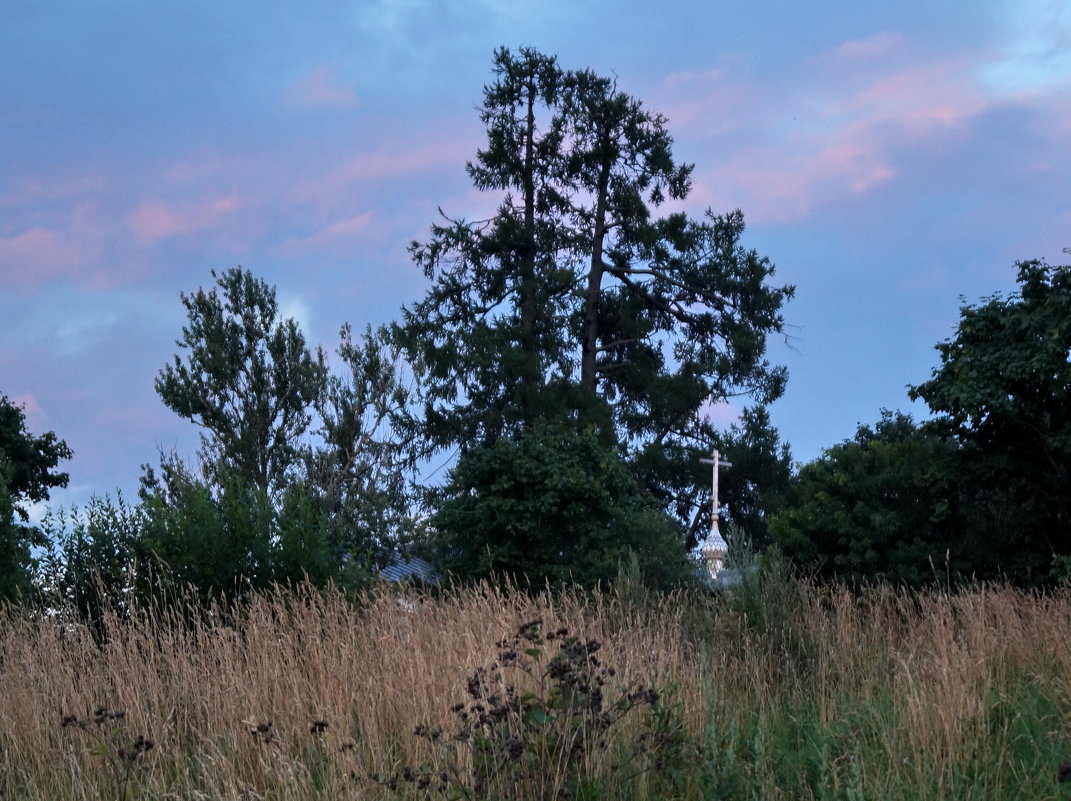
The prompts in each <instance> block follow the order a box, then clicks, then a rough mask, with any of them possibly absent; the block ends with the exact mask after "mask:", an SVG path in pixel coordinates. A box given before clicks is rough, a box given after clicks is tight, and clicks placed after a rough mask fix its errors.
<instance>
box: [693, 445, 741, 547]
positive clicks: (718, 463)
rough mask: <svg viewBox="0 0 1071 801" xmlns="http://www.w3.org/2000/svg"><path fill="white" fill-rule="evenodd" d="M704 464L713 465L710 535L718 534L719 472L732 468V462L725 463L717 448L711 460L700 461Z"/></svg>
mask: <svg viewBox="0 0 1071 801" xmlns="http://www.w3.org/2000/svg"><path fill="white" fill-rule="evenodd" d="M699 461H700V462H702V463H703V464H709V465H711V473H713V476H714V481H713V484H714V487H713V494H712V497H711V500H710V533H711V534H716V533H717V531H718V470H719V468H722V467H732V466H733V463H732V462H723V461H722V460H721V457H720V456H719V454H718V449H717V448H715V449H714V450H712V451H711V452H710V458H709V459H700V460H699Z"/></svg>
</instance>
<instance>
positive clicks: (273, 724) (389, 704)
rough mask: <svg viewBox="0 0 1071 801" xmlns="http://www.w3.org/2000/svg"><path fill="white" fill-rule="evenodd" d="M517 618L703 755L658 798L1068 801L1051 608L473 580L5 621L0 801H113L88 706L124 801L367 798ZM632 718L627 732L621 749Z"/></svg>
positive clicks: (636, 789)
mask: <svg viewBox="0 0 1071 801" xmlns="http://www.w3.org/2000/svg"><path fill="white" fill-rule="evenodd" d="M534 618H541V619H543V620H545V621H547V623H548V624H553V625H555V626H557V625H562V626H565V627H567V628H568V629H569V630H570V631H572V632H575V633H577V634H580V635H583V636H584V637H594V638H596V639H598V640H600V641H601V642H602V643H603V650H602V651H601V652H600V656H601V657H602V659H603V662H604V663H605V664H607V665H612V666H613V667H615V668H616V670H617V678H618V679H619V680H620V681H621V682H622V684H630V683H643V684H647V685H654V686H656V687H658V688H663V689H665V690H667V691H668V695H667V697H668V698H669V699H671V701H672V703H674V704H675V705H676V706H677V710H678V712H679V714H680V716H681V717H682V719H683V720H684V722H685V723H686V725H687V727H688V729H689V731H690V732H691V733H692V735H693V736H694V737H695V738H696V739H697V740H699V741H701V742H702V744H703V746H704V749H705V751H704V755H703V757H702V758H699V759H697V760H696V761H695V764H694V765H693V766H691V775H690V776H688V777H685V778H684V780H681V781H678V782H677V783H676V784H675V785H674V788H675V790H674V791H675V792H676V793H677V794H678V795H679V796H680V797H689V798H757V797H761V798H769V799H777V798H786V799H787V798H845V799H848V798H882V799H888V798H903V799H925V798H934V799H938V798H940V799H945V798H979V799H981V798H1015V797H1019V798H1031V799H1038V798H1066V797H1068V796H1069V795H1071V793H1068V792H1063V793H1061V791H1062V789H1063V788H1062V786H1061V785H1059V784H1058V783H1057V780H1056V772H1057V769H1058V767H1059V764H1060V761H1061V760H1062V758H1063V757H1065V756H1071V738H1069V734H1068V728H1067V725H1068V723H1069V715H1068V713H1067V710H1068V704H1067V700H1068V692H1069V690H1071V648H1069V644H1071V598H1069V597H1068V596H1067V595H1066V594H1053V595H1045V596H1041V595H1031V594H1025V593H1022V592H1018V591H1015V590H1012V589H1008V588H983V589H978V590H976V591H971V592H963V593H958V594H951V593H942V592H934V593H923V594H917V593H908V592H901V591H894V590H891V589H888V588H885V589H876V590H874V591H872V592H870V593H867V594H864V595H862V596H856V595H850V594H848V593H845V592H840V591H836V590H821V589H816V588H813V587H810V586H809V585H807V584H804V583H799V582H796V581H793V580H789V579H783V578H781V579H778V578H773V579H766V580H763V581H762V582H759V583H757V584H756V585H755V586H749V587H745V588H743V589H742V590H740V591H738V592H737V593H735V594H734V595H733V596H731V597H723V598H712V597H708V596H702V595H694V594H687V593H681V594H676V595H669V596H662V597H655V596H648V595H646V594H643V593H642V592H639V591H637V590H635V588H632V589H631V590H630V589H629V588H628V587H627V586H623V587H621V588H619V589H618V590H615V591H609V592H602V593H595V594H584V593H561V594H553V595H552V594H543V595H539V596H538V597H532V596H531V595H530V594H526V593H522V592H519V591H514V590H511V589H508V588H507V589H498V588H494V587H491V586H487V585H484V586H481V587H477V588H474V589H458V590H455V591H448V592H444V593H442V594H441V596H439V597H419V596H417V595H413V594H410V595H407V596H404V597H399V596H398V595H397V594H396V593H393V592H382V593H380V594H378V595H375V596H371V597H368V598H365V599H363V600H362V602H360V603H357V604H354V603H351V602H350V601H348V600H347V599H346V598H345V597H344V596H343V595H342V594H340V593H336V592H330V591H328V592H321V591H317V590H313V589H310V588H301V589H298V590H279V591H278V592H276V593H274V594H270V595H262V596H256V597H253V598H252V599H251V600H250V601H249V603H248V604H247V605H245V606H244V607H243V608H242V609H240V610H237V611H236V610H224V609H220V608H217V609H215V610H211V611H209V612H204V613H194V612H192V611H191V610H190V609H188V608H183V607H181V606H171V607H166V608H164V607H159V608H149V609H139V610H135V611H134V613H133V617H132V620H130V621H120V620H116V619H110V620H106V621H105V622H104V626H103V635H104V636H103V637H102V638H98V637H95V636H94V633H93V632H91V631H90V630H89V629H87V628H85V627H84V626H81V625H72V624H69V623H62V622H58V621H57V620H56V619H55V618H54V617H47V616H42V615H40V614H34V613H31V612H28V611H25V610H20V609H9V610H7V611H6V612H5V614H4V616H3V618H2V620H0V798H2V799H3V801H10V800H11V799H34V801H37V800H38V799H73V800H77V799H98V798H115V794H114V782H113V780H112V776H111V775H110V774H109V772H108V762H107V756H105V755H102V754H101V753H99V750H100V749H97V750H98V752H97V753H95V752H94V748H93V746H94V740H93V738H92V737H91V736H89V735H90V732H88V731H80V730H78V729H77V728H75V727H67V728H64V727H61V725H60V722H61V718H62V716H63V715H65V714H77V715H79V716H80V717H82V718H86V717H87V716H89V717H91V716H92V712H93V710H95V709H97V708H98V707H106V708H107V709H109V710H122V711H124V712H125V713H126V716H125V718H124V719H123V721H122V724H123V726H124V727H125V728H124V732H123V737H127V738H129V739H131V740H132V739H133V737H134V736H135V735H138V734H143V735H145V736H147V737H149V738H150V739H151V740H153V742H154V743H155V744H156V746H155V748H154V749H153V750H152V751H151V752H149V753H148V754H147V755H145V756H144V757H143V758H141V760H139V761H143V762H144V766H143V767H139V768H138V770H139V771H141V772H140V773H139V777H140V778H141V779H142V780H143V784H142V788H141V796H140V797H145V798H159V799H165V798H168V799H246V800H247V801H249V800H251V799H309V798H324V799H328V798H330V799H336V798H359V797H374V796H376V795H377V794H379V793H382V792H384V791H383V788H381V787H378V786H375V785H370V784H368V783H366V782H355V781H353V780H352V779H351V778H350V775H349V774H350V771H353V772H354V773H355V774H356V775H358V776H361V777H363V776H366V775H367V774H368V773H370V772H373V771H379V772H389V771H391V770H396V769H399V768H400V766H402V765H405V764H410V765H420V764H422V763H429V762H435V761H437V760H441V759H442V756H443V754H442V751H441V749H438V748H436V747H433V745H432V744H430V743H429V742H428V741H427V740H425V739H422V738H419V737H415V736H413V734H412V732H413V729H414V727H415V726H416V725H417V724H421V723H424V724H428V725H430V726H442V727H444V728H446V729H447V730H449V727H450V726H451V725H452V718H451V713H450V711H449V708H450V706H451V705H452V704H453V703H455V702H457V701H460V700H464V686H465V679H466V677H467V676H469V675H470V674H471V673H472V671H473V669H474V668H475V667H476V666H479V665H484V664H487V663H489V662H490V661H492V660H493V659H494V658H495V656H496V654H497V651H496V648H495V643H496V642H497V641H498V640H500V639H502V638H504V637H507V636H508V635H510V634H512V633H513V632H514V631H515V630H516V629H517V627H518V625H519V624H521V623H522V622H525V621H528V620H531V619H534ZM315 721H324V722H326V723H327V724H328V727H327V729H326V731H325V732H324V734H323V735H322V736H316V735H313V734H311V733H310V727H311V726H312V724H313V723H314V722H315ZM269 723H270V729H268V728H266V725H267V724H269ZM258 724H260V725H261V732H260V733H259V734H252V733H251V732H252V731H254V730H256V728H257V726H258ZM640 724H641V721H640V719H639V716H638V715H637V716H634V719H632V720H631V721H627V722H626V723H625V724H624V725H623V727H622V729H621V732H620V734H621V738H620V742H621V743H625V742H627V741H628V739H629V737H630V736H632V735H633V734H635V732H636V731H638V728H637V727H639V726H640ZM92 728H93V727H92V725H90V729H92ZM344 743H352V745H353V747H351V748H347V749H346V750H339V749H340V747H341V746H342V745H343V744H344ZM458 753H459V754H460V753H461V752H460V751H459V752H458ZM600 758H601V759H604V762H603V763H598V761H597V760H596V762H595V764H593V765H592V769H593V770H594V771H595V772H596V773H599V771H603V772H604V773H605V772H606V771H609V769H610V766H611V765H612V764H613V749H610V750H609V751H607V753H606V755H605V756H604V757H600ZM604 780H605V784H604V787H606V788H609V790H612V791H613V793H614V795H613V797H619V796H620V797H625V796H629V795H630V796H632V797H638V798H639V797H645V796H646V795H648V793H647V791H646V789H645V787H646V786H645V785H644V784H643V783H642V780H639V781H637V782H636V783H634V784H633V785H631V786H629V787H619V786H615V785H614V777H612V776H604ZM663 792H664V790H663ZM651 795H652V796H653V795H654V791H653V790H652V791H651Z"/></svg>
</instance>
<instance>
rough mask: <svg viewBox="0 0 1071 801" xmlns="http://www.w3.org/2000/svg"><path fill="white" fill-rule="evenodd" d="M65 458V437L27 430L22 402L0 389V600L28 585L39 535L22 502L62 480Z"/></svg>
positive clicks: (43, 497)
mask: <svg viewBox="0 0 1071 801" xmlns="http://www.w3.org/2000/svg"><path fill="white" fill-rule="evenodd" d="M70 458H71V449H70V448H68V447H67V443H65V442H64V441H63V440H61V439H57V437H56V435H55V434H54V433H53V432H51V431H49V432H47V433H46V434H43V435H41V436H34V435H33V434H31V433H30V432H29V431H27V430H26V417H25V414H24V413H23V410H22V408H21V407H19V406H16V405H15V404H14V403H12V402H11V401H10V400H8V398H7V396H6V395H0V601H2V600H4V599H9V598H14V597H16V596H17V595H20V594H24V593H27V592H29V591H30V589H31V586H32V583H31V577H32V572H33V565H34V560H33V558H32V552H31V549H32V548H33V547H40V546H41V545H43V544H44V539H43V537H42V535H41V532H40V531H39V530H38V529H37V528H36V527H35V526H31V525H29V524H28V522H29V519H30V516H29V512H28V510H27V508H26V507H27V504H31V503H36V502H39V501H45V500H48V493H49V490H51V489H54V488H56V487H66V486H67V481H68V475H67V473H60V472H56V466H57V465H58V464H59V463H60V461H61V460H64V459H70Z"/></svg>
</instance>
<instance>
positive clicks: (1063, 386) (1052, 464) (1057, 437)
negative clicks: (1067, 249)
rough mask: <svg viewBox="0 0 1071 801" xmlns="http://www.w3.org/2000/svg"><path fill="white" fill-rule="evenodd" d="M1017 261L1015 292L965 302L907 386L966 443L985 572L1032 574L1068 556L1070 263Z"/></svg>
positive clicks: (965, 467) (1029, 579)
mask: <svg viewBox="0 0 1071 801" xmlns="http://www.w3.org/2000/svg"><path fill="white" fill-rule="evenodd" d="M1017 266H1018V270H1019V272H1018V282H1019V289H1018V292H1016V293H1015V294H1013V295H1011V296H1009V297H1001V296H993V297H991V298H987V299H985V300H984V301H983V302H982V303H980V304H978V305H975V306H964V307H963V308H962V309H961V310H960V322H959V326H958V328H957V330H956V336H955V337H954V338H953V339H951V340H949V341H948V342H944V343H942V344H940V345H938V346H937V350H938V352H939V353H940V355H941V366H940V367H938V368H936V369H935V370H934V371H933V376H932V377H931V379H930V380H929V381H927V382H925V383H923V384H920V385H918V386H916V387H913V388H912V389H911V392H910V394H911V397H912V398H921V399H922V400H924V401H926V403H927V404H929V406H930V408H931V409H933V411H934V412H935V413H937V414H938V415H939V418H938V420H939V423H940V425H941V428H942V431H943V432H944V433H945V434H946V436H948V437H950V438H951V439H952V440H954V441H955V442H957V443H959V444H960V445H961V446H962V448H961V458H960V460H959V463H958V471H959V476H960V477H961V479H962V481H963V483H964V484H965V492H966V493H967V496H968V497H967V501H968V502H969V504H970V506H971V509H972V514H971V516H970V518H969V523H970V525H971V527H972V528H973V529H975V531H977V532H978V535H979V536H983V537H984V538H985V540H986V544H987V547H988V548H989V550H990V553H991V563H990V564H989V565H988V566H986V567H987V568H988V569H985V570H984V572H985V574H987V575H995V574H997V573H998V571H999V573H1000V574H1002V575H1006V576H1007V577H1009V578H1011V579H1013V580H1015V581H1017V582H1025V583H1034V582H1038V581H1044V580H1046V579H1047V578H1048V577H1049V571H1050V566H1051V564H1052V561H1053V557H1054V556H1056V555H1058V556H1061V557H1064V556H1068V555H1071V539H1069V538H1068V530H1069V528H1071V357H1069V354H1071V266H1061V267H1053V266H1050V265H1048V264H1046V263H1045V262H1043V261H1028V262H1020V263H1019V264H1018V265H1017Z"/></svg>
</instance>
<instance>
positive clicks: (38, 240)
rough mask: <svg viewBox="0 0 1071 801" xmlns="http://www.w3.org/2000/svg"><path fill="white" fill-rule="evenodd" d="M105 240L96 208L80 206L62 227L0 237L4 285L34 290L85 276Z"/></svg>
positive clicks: (0, 272) (0, 270)
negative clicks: (68, 277) (64, 278)
mask: <svg viewBox="0 0 1071 801" xmlns="http://www.w3.org/2000/svg"><path fill="white" fill-rule="evenodd" d="M102 239H103V231H102V229H101V225H100V222H99V220H98V219H97V215H96V209H95V206H94V205H93V204H78V205H76V206H75V207H74V209H73V210H72V211H71V213H70V215H69V217H68V219H66V220H64V221H62V222H60V223H57V224H53V225H50V226H45V225H35V226H33V227H31V228H28V229H26V230H23V231H20V232H18V233H13V234H11V235H9V236H0V284H4V285H6V286H10V287H18V288H21V289H30V288H33V287H36V286H39V285H40V284H42V283H44V282H46V281H48V280H49V279H51V278H55V277H57V276H62V275H77V274H84V273H85V272H86V270H87V268H88V267H89V265H90V264H91V263H92V262H93V261H94V259H96V257H97V256H98V255H99V253H100V251H101V246H102Z"/></svg>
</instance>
